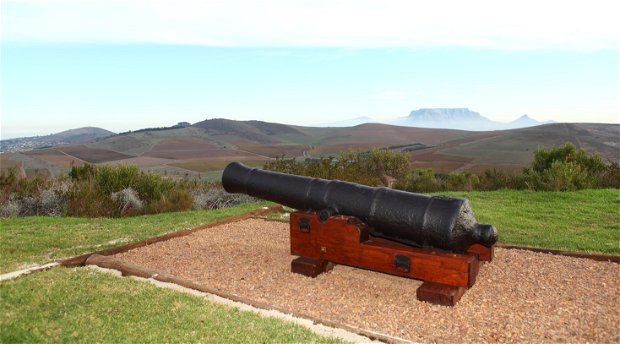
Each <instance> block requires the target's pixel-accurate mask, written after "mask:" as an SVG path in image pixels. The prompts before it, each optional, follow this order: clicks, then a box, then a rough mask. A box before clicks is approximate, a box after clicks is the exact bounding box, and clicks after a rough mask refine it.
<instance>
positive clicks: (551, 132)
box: [1, 119, 620, 178]
mask: <svg viewBox="0 0 620 344" xmlns="http://www.w3.org/2000/svg"><path fill="white" fill-rule="evenodd" d="M619 140H620V125H615V124H595V123H590V124H587V123H570V124H567V123H554V124H547V125H541V126H536V127H531V128H522V129H513V130H498V131H485V132H480V131H476V132H474V131H464V130H453V129H429V128H415V127H402V126H393V125H386V124H362V125H357V126H353V127H328V128H324V127H301V126H292V125H285V124H279V123H268V122H261V121H233V120H227V119H208V120H205V121H202V122H198V123H195V124H193V125H191V126H182V127H178V126H175V127H171V128H164V129H161V128H159V129H157V130H141V131H138V132H133V133H132V132H129V133H123V134H119V135H112V136H108V137H104V138H98V139H95V140H92V141H90V142H87V143H82V144H70V145H60V146H55V147H51V148H46V149H37V150H32V151H28V152H20V153H8V154H2V160H1V161H2V166H3V167H2V168H3V169H4V168H5V167H10V166H13V167H15V166H21V167H22V168H23V170H24V171H25V173H26V174H31V173H37V172H40V170H46V171H49V172H50V173H61V172H63V171H67V170H68V169H69V168H70V167H71V166H72V165H73V164H81V163H84V162H88V163H94V164H137V165H139V166H141V167H142V168H143V169H144V170H151V171H155V172H157V173H161V174H165V175H168V176H178V177H184V176H199V177H201V178H203V177H214V176H217V174H218V172H217V171H218V170H221V169H223V167H224V166H225V165H226V164H227V163H228V162H230V161H233V160H240V161H244V162H245V163H247V164H250V165H256V166H259V165H261V164H262V163H264V162H265V161H267V160H270V159H275V158H276V157H279V156H287V157H316V156H329V155H335V154H338V153H339V152H341V151H344V150H350V149H356V150H360V149H361V150H366V149H369V148H371V147H384V148H390V149H399V150H406V151H410V152H411V156H412V163H413V164H414V165H415V166H419V167H432V168H434V169H435V170H436V171H439V172H451V171H462V170H474V171H480V170H483V169H485V168H490V167H494V168H501V169H507V170H511V169H520V168H521V167H523V166H526V165H528V164H529V163H530V162H531V160H532V153H533V151H534V150H535V149H536V148H538V147H543V146H544V147H549V146H554V145H556V146H557V145H562V144H564V143H566V142H572V143H574V144H575V145H576V146H577V147H580V148H583V149H585V150H586V151H588V152H595V151H596V152H599V153H600V154H601V155H602V156H603V157H604V158H606V159H610V160H614V161H618V159H619V158H620V142H619Z"/></svg>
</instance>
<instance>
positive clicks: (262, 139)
mask: <svg viewBox="0 0 620 344" xmlns="http://www.w3.org/2000/svg"><path fill="white" fill-rule="evenodd" d="M192 127H194V128H201V129H204V130H206V132H207V133H209V134H213V135H228V136H230V135H232V136H237V137H240V138H243V139H246V140H249V141H254V142H257V143H262V144H269V143H278V142H279V140H278V138H277V136H278V135H300V136H305V135H306V134H304V133H302V132H301V131H299V130H298V129H296V128H295V127H293V126H290V125H286V124H280V123H269V122H263V121H233V120H230V119H224V118H213V119H207V120H204V121H202V122H198V123H195V124H194V125H192Z"/></svg>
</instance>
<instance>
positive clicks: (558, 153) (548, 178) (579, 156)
mask: <svg viewBox="0 0 620 344" xmlns="http://www.w3.org/2000/svg"><path fill="white" fill-rule="evenodd" d="M605 170H606V166H605V163H604V162H603V160H602V159H601V157H600V156H599V155H598V154H596V153H595V154H592V155H588V154H587V153H586V152H585V151H584V150H583V149H579V150H577V149H576V147H575V146H574V145H573V144H571V143H567V144H565V145H564V146H561V147H558V148H555V147H554V148H550V149H544V148H539V149H537V150H536V151H534V161H533V162H532V165H531V167H530V168H527V169H524V170H523V175H524V180H525V183H526V185H527V187H528V188H530V189H534V190H548V191H572V190H581V189H588V188H596V187H600V186H601V184H602V183H601V179H602V178H601V177H602V176H603V175H604V172H605Z"/></svg>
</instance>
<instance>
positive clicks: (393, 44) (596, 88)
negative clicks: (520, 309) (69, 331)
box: [0, 0, 620, 139]
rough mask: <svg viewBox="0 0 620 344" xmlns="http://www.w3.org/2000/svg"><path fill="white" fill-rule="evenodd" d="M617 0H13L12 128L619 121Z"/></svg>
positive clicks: (6, 28)
mask: <svg viewBox="0 0 620 344" xmlns="http://www.w3.org/2000/svg"><path fill="white" fill-rule="evenodd" d="M615 7H616V5H615V3H614V1H598V0H590V1H587V2H586V1H578V2H576V1H575V2H573V1H553V0H549V1H538V0H536V1H530V0H523V1H510V2H503V1H478V0H471V1H432V3H431V2H429V1H387V0H384V1H364V0H358V1H339V0H332V1H295V0H288V1H287V0H278V1H238V0H228V1H199V2H198V1H169V2H164V1H62V2H58V1H38V2H34V1H2V3H1V7H0V20H1V24H0V30H1V42H0V97H1V98H0V101H1V105H0V116H1V117H0V124H1V129H0V135H1V138H2V139H8V138H12V137H21V136H32V135H46V134H50V133H55V132H59V131H62V130H66V129H71V128H78V127H83V126H96V127H102V128H105V129H108V130H111V131H114V132H122V131H127V130H135V129H141V128H145V127H159V126H169V125H173V124H176V123H177V122H181V121H187V122H191V123H195V122H199V121H202V120H205V119H208V118H229V119H236V120H262V121H270V122H279V123H290V124H298V125H317V124H326V123H330V122H336V121H340V120H346V119H352V118H356V117H362V116H366V117H371V118H375V119H377V120H388V119H395V118H398V117H404V116H407V115H408V114H409V112H411V111H412V110H416V109H419V108H432V107H447V108H450V107H466V108H469V109H471V110H473V111H477V112H479V113H480V114H482V115H483V116H485V117H488V118H490V119H492V120H496V121H503V122H508V121H511V120H514V119H516V118H517V117H519V116H521V115H523V114H527V115H529V116H530V117H533V118H535V119H537V120H541V121H543V120H554V121H557V122H603V123H618V122H620V88H619V79H620V70H619V65H620V62H619V49H620V24H619V23H618V22H619V21H618V20H617V18H616V16H615V15H614V14H615V13H616V11H615V10H614V9H615Z"/></svg>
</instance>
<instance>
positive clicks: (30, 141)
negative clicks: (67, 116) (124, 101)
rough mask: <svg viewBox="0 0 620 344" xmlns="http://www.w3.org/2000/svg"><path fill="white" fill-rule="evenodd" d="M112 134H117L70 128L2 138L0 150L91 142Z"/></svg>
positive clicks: (91, 128) (18, 149) (21, 149)
mask: <svg viewBox="0 0 620 344" xmlns="http://www.w3.org/2000/svg"><path fill="white" fill-rule="evenodd" d="M110 135H115V134H114V133H113V132H111V131H108V130H105V129H101V128H95V127H83V128H78V129H70V130H65V131H63V132H60V133H56V134H51V135H45V136H32V137H20V138H15V139H8V140H1V141H0V152H17V151H26V150H31V149H37V148H43V147H52V146H58V145H63V144H71V143H82V142H89V141H92V140H94V139H97V138H102V137H107V136H110Z"/></svg>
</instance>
